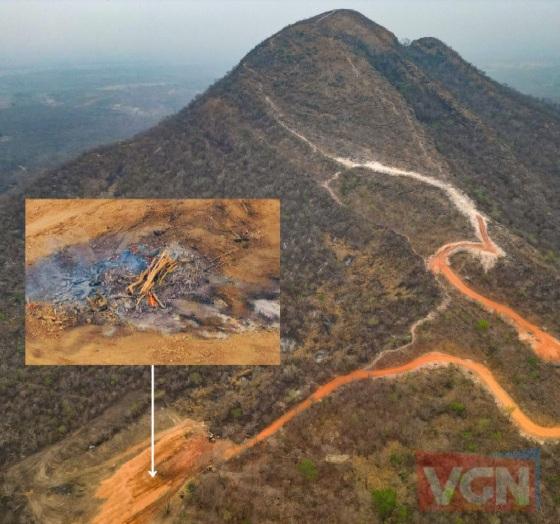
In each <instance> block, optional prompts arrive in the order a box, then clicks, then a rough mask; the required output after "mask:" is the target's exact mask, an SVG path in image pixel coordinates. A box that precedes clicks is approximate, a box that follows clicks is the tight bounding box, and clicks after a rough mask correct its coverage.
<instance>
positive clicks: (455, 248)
mask: <svg viewBox="0 0 560 524" xmlns="http://www.w3.org/2000/svg"><path fill="white" fill-rule="evenodd" d="M477 219H478V227H479V236H480V238H481V239H482V242H454V243H452V244H446V245H445V246H443V247H441V248H440V249H438V251H437V253H436V254H435V255H434V256H433V257H431V259H430V260H429V262H428V266H429V268H430V269H431V270H432V271H433V272H434V273H435V274H441V275H442V276H443V277H445V279H446V280H447V282H449V283H450V284H451V285H452V286H453V287H454V288H455V289H457V290H458V291H459V292H460V293H461V294H462V295H464V296H466V297H467V298H470V299H471V300H474V301H475V302H478V303H479V304H480V305H481V306H482V307H483V308H484V309H486V310H487V311H489V312H491V313H497V314H498V315H500V316H501V317H502V318H503V319H504V320H506V321H507V322H508V323H509V324H511V325H512V326H513V327H515V329H516V330H517V333H518V335H519V338H520V339H521V340H524V341H527V342H529V344H530V345H531V347H532V348H533V351H534V352H535V353H536V354H537V355H538V356H539V357H540V358H542V359H543V360H546V361H549V362H554V363H558V362H560V340H557V339H556V338H554V337H553V336H552V335H550V334H549V333H547V332H546V331H543V330H542V329H541V328H539V327H538V326H536V325H535V324H533V323H531V322H529V321H528V320H527V319H525V318H523V317H522V316H521V315H520V314H519V313H517V312H516V311H515V310H513V309H512V308H510V307H509V306H506V305H505V304H500V303H498V302H495V301H494V300H492V299H490V298H488V297H485V296H484V295H481V294H480V293H478V292H477V291H475V290H474V289H472V288H471V287H469V286H468V285H467V284H465V282H464V281H463V280H462V279H461V277H459V275H458V274H457V273H455V271H453V269H452V268H451V264H450V262H449V259H450V257H451V256H452V255H453V254H454V253H457V252H459V251H470V252H474V253H475V254H477V253H478V254H490V255H498V248H497V247H496V246H495V244H494V243H493V242H492V240H491V239H490V237H489V236H488V230H487V227H486V221H485V220H484V218H483V217H482V216H480V215H478V217H477Z"/></svg>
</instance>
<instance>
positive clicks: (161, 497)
mask: <svg viewBox="0 0 560 524" xmlns="http://www.w3.org/2000/svg"><path fill="white" fill-rule="evenodd" d="M447 365H456V366H458V367H459V368H462V369H463V370H465V371H468V372H471V373H473V374H474V377H475V379H476V380H478V381H479V382H480V383H481V384H483V385H484V386H485V387H486V389H487V390H488V391H489V392H490V393H491V394H492V395H493V396H494V398H495V400H496V402H497V403H498V405H499V406H500V407H502V408H503V409H504V410H505V411H507V412H508V413H509V415H510V417H511V420H512V421H513V422H514V424H515V425H516V426H517V427H518V428H519V430H520V431H521V432H522V433H523V434H525V435H526V436H528V437H531V438H534V439H537V440H539V441H542V440H547V439H560V426H553V427H547V426H541V425H539V424H536V423H535V422H533V421H532V420H531V419H530V418H529V417H528V416H527V415H525V413H523V411H521V409H520V408H519V406H518V405H517V404H516V403H515V401H514V400H513V399H512V398H511V396H510V395H509V394H508V393H507V392H506V391H505V390H504V388H502V387H501V386H500V384H499V383H498V381H497V380H496V379H495V378H494V376H493V375H492V372H491V371H490V370H489V369H488V368H487V367H486V366H484V365H483V364H479V363H477V362H474V361H472V360H469V359H462V358H460V357H456V356H453V355H447V354H445V353H436V352H433V353H426V354H425V355H422V356H420V357H418V358H416V359H414V360H412V361H411V362H408V363H406V364H403V365H402V366H397V367H393V368H386V369H374V370H365V369H358V370H356V371H353V372H352V373H349V374H347V375H342V376H339V377H336V378H334V379H333V380H331V381H330V382H327V383H326V384H325V385H323V386H321V387H320V388H319V389H317V391H315V392H314V393H313V394H312V395H311V396H310V397H308V398H307V399H305V400H304V401H302V402H300V403H299V404H297V405H296V406H294V407H293V408H292V409H290V410H289V411H287V412H286V413H285V414H284V415H282V416H281V417H279V418H278V419H276V420H275V421H274V422H273V423H272V424H270V425H269V426H267V427H266V428H264V429H263V430H262V431H261V432H260V433H258V434H257V435H256V436H254V437H253V438H251V439H248V440H247V441H246V442H244V443H242V444H240V445H235V444H232V443H231V442H227V441H219V442H217V443H212V442H210V441H208V439H207V438H206V436H205V435H204V434H203V433H201V432H199V433H197V434H194V435H189V434H187V435H185V432H186V426H185V425H184V424H185V423H182V424H179V425H178V426H175V427H173V428H171V429H170V430H168V431H167V432H165V433H163V434H161V435H159V436H158V440H157V445H156V457H157V461H158V475H157V476H156V477H155V478H153V479H152V478H151V477H150V476H149V475H148V470H149V469H150V454H149V447H148V444H146V449H144V451H142V452H141V453H139V454H138V455H136V456H135V457H134V458H132V459H131V460H129V461H128V462H126V463H125V464H123V465H122V466H121V467H120V468H119V469H118V470H117V471H116V472H115V473H114V474H113V475H112V476H111V477H109V478H108V479H106V480H104V481H103V482H102V483H101V485H100V487H99V488H98V490H97V492H96V496H97V497H98V498H101V499H105V501H104V502H103V503H102V506H101V509H100V512H99V513H98V515H97V516H96V517H95V519H94V520H93V522H94V524H107V523H109V522H111V523H119V524H121V523H122V524H125V523H126V524H132V523H134V524H144V523H147V522H150V519H151V518H152V517H153V516H154V515H155V514H157V513H158V512H159V511H160V510H161V509H162V508H163V507H164V505H165V503H166V501H168V500H169V498H170V497H171V496H172V495H173V494H174V493H175V492H176V491H177V490H179V488H180V487H181V486H182V485H183V484H184V482H186V481H187V480H188V479H189V478H191V477H192V476H194V475H195V474H196V473H198V472H200V471H201V470H202V469H203V468H204V467H205V466H207V465H208V464H210V463H212V462H218V463H219V462H222V461H224V460H229V459H231V458H233V457H235V456H237V455H239V454H240V453H242V452H243V451H245V450H247V449H249V448H252V447H253V446H255V445H256V444H258V443H259V442H261V441H263V440H266V439H268V438H269V437H271V436H272V435H274V434H275V433H277V432H278V431H279V430H280V429H282V428H283V427H284V426H285V425H286V424H287V423H288V422H290V421H291V420H292V419H293V418H295V417H296V416H298V415H299V414H300V413H302V412H303V411H305V410H307V409H309V408H310V407H311V406H313V405H314V404H315V403H316V402H319V401H321V399H323V398H325V397H327V396H328V395H330V394H331V393H333V392H334V391H336V390H337V389H339V388H340V387H342V386H345V385H346V384H350V383H352V382H357V381H359V380H365V379H376V378H391V377H397V376H399V375H403V374H406V373H411V372H414V371H418V370H420V369H423V368H427V367H431V366H437V367H440V366H447Z"/></svg>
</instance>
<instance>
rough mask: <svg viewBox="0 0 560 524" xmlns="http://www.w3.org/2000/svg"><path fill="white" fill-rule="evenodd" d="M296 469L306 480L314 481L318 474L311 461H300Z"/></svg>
mask: <svg viewBox="0 0 560 524" xmlns="http://www.w3.org/2000/svg"><path fill="white" fill-rule="evenodd" d="M297 469H298V471H299V472H300V473H301V474H302V475H303V477H304V478H305V479H306V480H315V479H316V478H317V476H318V474H319V472H318V471H317V466H315V463H314V462H313V461H312V460H311V459H302V460H301V461H300V462H299V464H298V465H297Z"/></svg>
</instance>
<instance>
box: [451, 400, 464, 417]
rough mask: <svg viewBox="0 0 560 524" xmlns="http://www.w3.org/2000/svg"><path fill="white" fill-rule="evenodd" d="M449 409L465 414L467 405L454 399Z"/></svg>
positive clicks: (458, 413)
mask: <svg viewBox="0 0 560 524" xmlns="http://www.w3.org/2000/svg"><path fill="white" fill-rule="evenodd" d="M449 409H450V410H451V411H453V413H455V414H456V415H464V413H465V410H466V408H465V405H464V404H463V403H462V402H459V401H458V400H454V401H453V402H451V403H450V404H449Z"/></svg>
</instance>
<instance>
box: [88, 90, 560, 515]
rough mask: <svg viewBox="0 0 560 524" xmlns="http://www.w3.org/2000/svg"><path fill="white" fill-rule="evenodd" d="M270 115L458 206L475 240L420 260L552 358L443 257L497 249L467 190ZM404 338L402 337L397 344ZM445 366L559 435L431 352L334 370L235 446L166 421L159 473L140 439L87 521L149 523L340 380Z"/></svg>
mask: <svg viewBox="0 0 560 524" xmlns="http://www.w3.org/2000/svg"><path fill="white" fill-rule="evenodd" d="M268 102H269V105H271V107H272V108H273V111H274V112H275V114H276V115H278V114H279V111H278V109H277V107H276V106H275V105H274V104H273V103H272V102H271V101H270V99H268ZM277 121H278V123H279V124H280V125H281V126H282V127H284V128H285V129H286V130H287V131H289V132H290V133H292V134H293V135H295V136H296V137H298V138H299V139H301V140H302V141H304V142H305V143H306V144H307V145H309V147H311V148H312V149H313V151H314V152H316V153H320V154H322V155H324V156H326V157H328V158H330V159H331V160H334V161H336V162H337V163H339V164H340V165H342V166H343V167H345V168H347V169H351V168H354V167H364V168H367V169H370V170H371V171H372V172H374V173H376V174H386V175H391V176H405V177H410V178H415V179H417V180H420V181H422V182H424V183H427V184H430V185H432V186H435V187H438V188H440V189H441V190H442V191H444V192H445V193H446V194H447V195H448V197H449V198H450V200H451V201H452V202H453V203H454V204H455V206H456V207H457V208H458V209H459V211H460V212H461V213H463V214H464V215H465V216H466V217H467V218H468V219H469V221H470V223H471V224H472V225H473V229H474V231H475V233H476V236H477V237H478V238H479V239H480V242H472V241H460V242H454V243H451V244H446V245H444V246H443V247H441V248H440V249H439V250H438V251H437V252H436V253H435V254H434V255H433V256H432V257H430V259H429V260H428V261H427V266H428V268H429V269H430V270H431V271H432V272H433V273H434V274H439V275H441V276H443V277H444V278H445V279H446V281H447V282H448V283H449V284H451V285H452V286H453V287H454V288H455V289H456V290H457V291H459V292H460V293H461V294H463V295H464V296H466V297H468V298H469V299H471V300H474V301H476V302H477V303H479V304H480V305H481V306H482V307H484V308H485V309H486V310H488V311H491V312H495V313H498V314H499V315H501V316H502V317H503V318H504V319H505V320H506V321H508V322H509V323H510V324H511V325H513V326H514V327H515V328H516V330H517V331H518V334H519V336H520V338H522V339H523V340H526V341H528V342H529V343H530V344H531V346H532V348H533V350H534V351H535V353H536V354H537V355H538V356H539V357H541V358H542V359H544V360H547V361H553V362H560V341H558V340H557V339H555V338H554V337H552V336H551V335H549V334H548V333H546V332H544V331H543V330H541V329H540V328H539V327H538V326H535V325H534V324H532V323H531V322H529V321H527V320H526V319H524V318H523V317H522V316H521V315H519V314H518V313H517V312H515V311H514V310H513V309H511V308H510V307H508V306H506V305H503V304H499V303H497V302H495V301H493V300H491V299H490V298H488V297H485V296H483V295H481V294H480V293H478V292H476V291H475V290H473V289H472V288H470V287H469V286H467V285H466V284H465V282H463V280H461V278H460V277H459V276H458V275H457V273H455V271H453V269H452V268H451V266H450V257H451V256H452V255H453V254H455V253H457V252H460V251H467V252H469V253H471V254H473V255H474V256H477V257H480V258H481V260H482V262H483V263H484V264H485V266H486V267H491V264H492V263H493V262H494V261H495V260H496V258H497V257H499V256H502V255H503V251H502V250H501V249H500V248H499V247H498V246H496V245H495V244H494V242H492V240H491V239H490V237H489V235H488V231H487V224H486V218H485V217H484V216H483V215H482V214H481V213H479V212H478V211H477V209H476V207H475V205H474V203H473V201H472V200H471V199H470V198H469V197H468V196H466V195H465V194H463V193H462V192H461V191H459V190H458V189H456V188H454V187H453V186H451V185H450V184H449V183H448V182H444V181H441V180H439V179H436V178H433V177H429V176H427V175H422V174H419V173H415V172H412V171H404V170H400V169H397V168H393V167H388V166H383V165H381V164H379V163H378V162H368V163H365V164H359V163H356V162H354V161H352V160H349V159H344V158H339V157H334V156H332V155H329V154H327V153H325V152H324V151H323V150H322V149H321V148H319V147H318V146H317V145H315V144H313V143H312V142H311V141H309V140H308V139H307V138H306V137H305V136H303V135H302V134H300V133H299V132H297V131H295V130H294V129H292V128H291V127H290V126H289V125H288V124H286V123H285V122H284V121H282V120H281V119H280V118H278V117H277ZM339 174H340V173H339V172H337V173H336V174H335V175H334V177H333V179H331V181H333V180H334V179H335V178H336V177H338V176H339ZM329 182H330V181H328V182H325V183H323V184H322V187H324V188H325V189H326V190H327V191H328V192H329V194H330V195H331V197H332V198H333V200H334V201H335V202H336V203H337V204H338V205H342V202H341V200H340V199H339V197H338V195H337V194H336V193H335V192H334V190H333V189H332V188H331V187H330V185H329ZM408 345H409V344H406V345H405V346H403V348H404V347H407V346H408ZM401 349H402V348H401ZM450 365H453V366H456V367H457V368H458V369H460V370H462V371H464V372H465V373H466V374H467V375H468V376H469V377H470V378H472V379H473V380H475V381H476V382H477V383H479V384H481V385H482V386H483V387H485V388H486V390H487V391H488V392H489V393H490V394H491V395H492V396H493V397H494V399H495V401H496V403H497V404H498V406H499V407H500V408H501V409H503V410H504V411H505V412H506V413H507V414H508V415H509V416H510V419H511V421H512V422H513V423H514V424H515V426H516V427H517V428H518V429H519V431H520V432H521V433H522V434H524V435H525V436H527V437H529V438H532V439H535V440H537V441H545V440H558V439H560V426H552V427H549V426H541V425H539V424H537V423H535V422H533V421H532V420H531V419H530V418H529V417H528V416H527V415H526V414H525V413H523V411H522V410H521V408H520V407H519V405H518V404H517V403H516V402H515V401H514V400H513V398H512V397H511V396H510V395H509V394H508V393H507V392H506V391H505V389H504V388H503V387H502V386H501V385H500V384H499V383H498V381H497V380H496V379H495V377H494V375H493V374H492V372H491V371H490V369H488V368H487V367H486V366H484V365H483V364H481V363H478V362H475V361H473V360H470V359H464V358H460V357H457V356H454V355H449V354H444V353H437V352H432V353H427V354H424V355H422V356H420V357H418V358H415V359H414V360H412V361H410V362H408V363H406V364H403V365H401V366H397V367H391V368H384V369H371V366H370V368H368V369H358V370H356V371H353V372H351V373H349V374H347V375H341V376H338V377H335V378H334V379H332V380H331V381H330V382H328V383H326V384H324V385H323V386H321V387H319V388H318V389H317V390H316V391H315V392H314V393H313V394H312V395H311V396H310V397H308V398H307V399H305V400H303V401H302V402H300V403H299V404H297V405H296V406H294V407H293V408H291V409H290V410H288V411H287V412H286V413H285V414H284V415H282V416H281V417H279V418H278V419H277V420H275V421H274V422H273V423H272V424H270V425H269V426H267V427H266V428H264V429H263V430H262V431H261V432H260V433H258V434H257V435H255V436H254V437H252V438H250V439H248V440H247V441H245V442H244V443H242V444H240V445H236V444H233V443H231V442H227V441H219V442H218V443H212V442H209V441H208V440H207V439H206V437H205V436H203V435H202V434H198V435H195V436H185V434H184V432H185V430H184V427H183V425H182V424H179V425H177V426H175V427H173V428H171V429H170V430H168V431H166V432H165V433H162V434H161V435H159V436H158V442H157V447H156V456H158V461H159V464H158V469H159V470H160V471H161V472H162V473H161V475H158V476H157V477H156V478H154V479H152V478H151V477H149V475H148V473H147V472H148V470H149V452H148V451H149V450H148V443H146V448H145V449H144V451H142V452H141V453H139V454H138V455H136V456H135V457H134V458H132V459H131V460H129V461H128V462H126V463H125V464H123V465H122V466H121V467H120V468H119V469H118V470H117V471H116V472H115V473H114V474H113V475H112V476H111V477H109V478H107V479H106V480H104V481H103V482H102V484H101V485H100V486H99V488H98V490H97V492H96V496H97V497H98V498H100V499H103V502H102V505H101V508H100V511H99V513H98V515H97V516H96V518H95V520H94V524H106V523H109V522H111V523H113V522H118V523H135V524H143V523H146V522H149V521H150V520H149V519H150V518H151V517H152V516H153V515H155V514H156V513H157V512H158V511H160V510H161V509H162V507H163V506H164V505H165V503H166V501H167V500H169V498H170V497H171V496H172V495H173V494H174V493H175V492H176V491H177V490H178V489H179V488H180V487H181V485H183V484H184V483H185V482H186V481H187V480H188V479H189V478H192V477H193V476H194V475H196V474H197V473H198V472H200V471H201V470H202V469H203V468H204V467H206V466H207V465H209V464H210V463H220V462H222V461H225V460H229V459H231V458H233V457H235V456H237V455H239V454H241V453H243V452H244V451H246V450H247V449H249V448H251V447H253V446H255V445H256V444H258V443H259V442H262V441H264V440H266V439H268V438H270V437H271V436H273V435H274V434H275V433H277V432H278V431H279V430H281V429H282V428H283V427H284V426H285V425H286V424H288V423H289V422H290V421H291V420H292V419H293V418H295V417H296V416H298V415H299V414H301V413H302V412H304V411H306V410H307V409H309V408H311V407H312V406H313V405H314V404H315V403H316V402H319V401H321V399H323V398H325V397H327V396H328V395H330V394H331V393H333V392H335V391H336V390H337V389H339V388H340V387H343V386H345V385H348V384H351V383H353V382H356V381H360V380H365V379H380V378H385V379H389V378H396V377H399V376H402V375H405V374H408V373H412V372H418V371H420V370H424V369H426V368H430V367H442V366H450Z"/></svg>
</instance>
